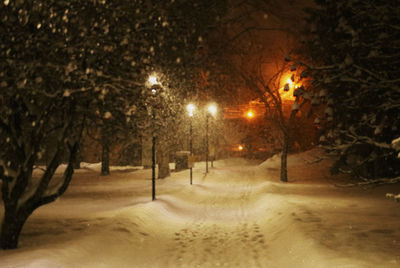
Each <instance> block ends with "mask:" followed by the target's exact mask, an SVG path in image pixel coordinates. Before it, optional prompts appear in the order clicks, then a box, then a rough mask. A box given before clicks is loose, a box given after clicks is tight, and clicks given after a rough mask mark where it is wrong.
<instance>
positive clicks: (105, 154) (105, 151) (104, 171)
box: [101, 142, 110, 176]
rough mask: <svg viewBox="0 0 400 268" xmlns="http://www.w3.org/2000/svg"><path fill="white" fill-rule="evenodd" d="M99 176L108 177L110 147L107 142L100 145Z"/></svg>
mask: <svg viewBox="0 0 400 268" xmlns="http://www.w3.org/2000/svg"><path fill="white" fill-rule="evenodd" d="M101 175H103V176H106V175H110V147H109V145H108V143H107V142H105V143H103V144H102V153H101Z"/></svg>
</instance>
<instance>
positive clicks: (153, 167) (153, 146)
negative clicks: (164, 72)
mask: <svg viewBox="0 0 400 268" xmlns="http://www.w3.org/2000/svg"><path fill="white" fill-rule="evenodd" d="M148 82H149V84H150V88H151V95H152V97H155V95H156V94H157V89H159V88H160V84H159V83H158V81H157V77H156V76H154V75H151V76H149V79H148ZM151 110H152V111H151V120H152V125H153V126H152V128H153V129H152V139H151V183H152V187H151V193H152V195H151V196H152V200H153V201H154V200H155V199H156V133H155V132H156V128H155V119H156V113H155V107H154V104H153V105H152V109H151Z"/></svg>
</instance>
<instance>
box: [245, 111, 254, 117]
mask: <svg viewBox="0 0 400 268" xmlns="http://www.w3.org/2000/svg"><path fill="white" fill-rule="evenodd" d="M246 116H247V117H248V118H253V117H254V112H253V111H248V112H247V114H246Z"/></svg>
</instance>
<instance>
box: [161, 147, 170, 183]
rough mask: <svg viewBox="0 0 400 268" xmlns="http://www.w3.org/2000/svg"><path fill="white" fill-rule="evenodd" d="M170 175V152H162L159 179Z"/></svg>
mask: <svg viewBox="0 0 400 268" xmlns="http://www.w3.org/2000/svg"><path fill="white" fill-rule="evenodd" d="M169 175H170V169H169V154H168V150H164V149H162V150H160V151H159V154H158V178H159V179H164V178H166V177H168V176H169Z"/></svg>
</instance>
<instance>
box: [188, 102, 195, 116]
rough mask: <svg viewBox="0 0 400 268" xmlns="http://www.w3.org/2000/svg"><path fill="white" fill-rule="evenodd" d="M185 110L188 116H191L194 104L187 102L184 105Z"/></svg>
mask: <svg viewBox="0 0 400 268" xmlns="http://www.w3.org/2000/svg"><path fill="white" fill-rule="evenodd" d="M186 110H187V111H188V113H189V116H190V117H192V116H193V113H194V110H196V106H194V104H192V103H189V104H188V105H187V106H186Z"/></svg>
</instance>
